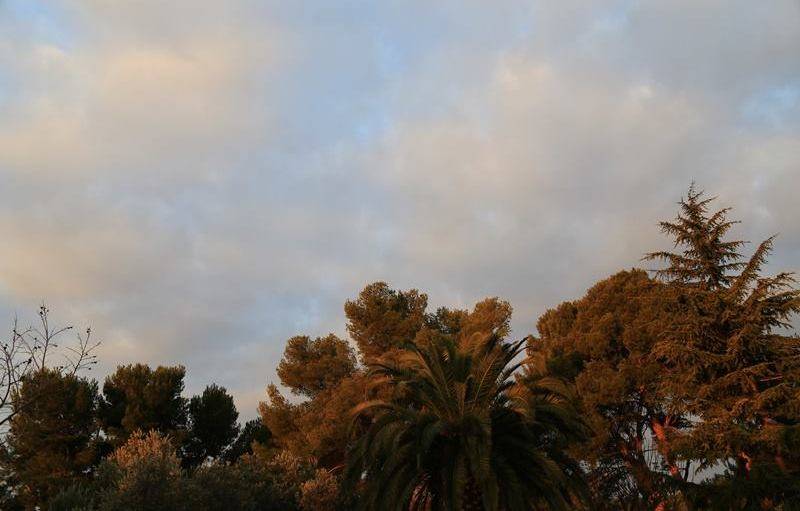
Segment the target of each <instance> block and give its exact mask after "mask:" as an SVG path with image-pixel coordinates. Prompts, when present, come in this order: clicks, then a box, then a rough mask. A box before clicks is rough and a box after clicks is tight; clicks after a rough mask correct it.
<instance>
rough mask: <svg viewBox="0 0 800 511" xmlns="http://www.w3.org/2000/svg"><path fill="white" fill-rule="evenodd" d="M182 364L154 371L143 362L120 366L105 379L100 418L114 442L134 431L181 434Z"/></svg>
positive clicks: (183, 407) (184, 416) (183, 423)
mask: <svg viewBox="0 0 800 511" xmlns="http://www.w3.org/2000/svg"><path fill="white" fill-rule="evenodd" d="M185 373H186V371H185V369H184V368H183V367H182V366H176V367H161V366H159V367H158V368H156V369H155V370H153V369H151V368H150V367H149V366H147V365H144V364H135V365H127V366H120V367H118V368H117V370H116V372H115V373H114V374H112V375H111V376H109V377H108V378H106V381H105V384H104V385H103V398H104V399H103V401H102V403H101V406H100V421H101V424H102V426H103V430H104V431H105V432H106V434H107V435H108V437H109V438H110V440H111V441H112V443H113V445H120V444H121V443H122V442H124V441H125V440H127V438H128V437H129V436H130V435H131V433H133V432H134V431H137V430H142V431H149V430H151V429H154V430H157V431H160V432H162V433H166V434H170V435H172V436H174V437H182V436H183V434H184V431H185V429H186V419H187V409H186V399H184V398H183V397H181V392H183V377H184V375H185Z"/></svg>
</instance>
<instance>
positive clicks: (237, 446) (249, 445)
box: [222, 418, 272, 463]
mask: <svg viewBox="0 0 800 511" xmlns="http://www.w3.org/2000/svg"><path fill="white" fill-rule="evenodd" d="M271 440H272V433H271V432H270V430H269V429H268V428H267V427H266V426H265V425H264V423H263V422H261V418H258V419H252V420H249V421H247V422H245V424H244V426H243V427H242V428H241V431H239V435H238V436H237V437H236V440H234V442H233V443H232V444H231V446H230V447H229V448H228V449H226V450H225V452H224V453H223V455H222V458H223V459H224V460H225V461H226V462H229V463H230V462H235V461H236V460H238V459H239V458H241V457H242V456H244V455H245V454H253V443H258V444H261V445H264V446H266V445H269V444H270V442H271Z"/></svg>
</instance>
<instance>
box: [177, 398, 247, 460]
mask: <svg viewBox="0 0 800 511" xmlns="http://www.w3.org/2000/svg"><path fill="white" fill-rule="evenodd" d="M238 418H239V412H238V411H236V405H235V404H234V403H233V397H232V396H231V395H230V394H228V392H227V391H226V390H225V388H224V387H220V386H218V385H216V384H211V385H209V386H207V387H206V388H205V390H204V391H203V393H202V394H200V395H199V396H194V397H193V398H192V399H191V401H190V402H189V432H188V439H187V441H186V444H185V446H184V453H183V454H184V460H185V462H186V463H187V464H188V465H189V466H196V465H198V464H200V463H202V462H203V461H204V460H205V459H207V458H217V457H219V456H220V454H222V452H223V451H224V450H225V449H226V448H227V447H228V446H229V445H230V444H231V442H233V441H234V439H236V436H237V435H238V434H239V425H238V423H237V422H236V421H237V419H238Z"/></svg>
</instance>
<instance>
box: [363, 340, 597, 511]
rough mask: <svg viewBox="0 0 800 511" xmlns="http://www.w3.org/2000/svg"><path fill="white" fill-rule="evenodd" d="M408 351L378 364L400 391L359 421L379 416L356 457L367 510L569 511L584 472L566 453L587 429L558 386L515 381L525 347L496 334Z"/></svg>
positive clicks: (371, 405)
mask: <svg viewBox="0 0 800 511" xmlns="http://www.w3.org/2000/svg"><path fill="white" fill-rule="evenodd" d="M464 344H465V345H462V346H460V345H458V344H457V343H456V342H455V341H453V340H451V339H448V338H440V339H437V340H434V341H432V342H430V343H429V344H428V345H426V346H409V347H408V350H407V351H406V352H405V355H404V357H403V358H402V359H401V360H399V361H398V362H397V363H395V364H393V365H381V364H376V365H373V366H371V373H372V374H373V375H374V376H377V377H382V378H384V379H385V380H386V381H387V382H388V383H389V384H390V386H391V387H393V389H394V393H393V395H394V396H395V397H394V398H392V399H390V400H374V401H367V402H364V403H362V404H361V405H359V406H358V407H357V408H356V410H355V413H356V414H357V415H360V416H362V417H363V416H365V415H366V416H368V417H370V418H371V421H372V422H371V424H370V426H369V427H368V428H367V431H366V433H365V434H364V435H363V436H362V437H361V438H360V439H359V441H358V442H357V443H356V446H355V448H354V450H353V452H352V453H351V460H350V466H349V470H348V476H349V480H350V481H351V482H354V481H359V482H360V483H361V484H362V486H363V494H362V504H363V507H364V508H366V509H394V510H398V511H405V510H426V511H428V510H430V511H433V510H443V511H444V510H448V511H449V510H472V509H475V510H486V511H495V510H505V511H515V510H530V509H570V508H572V507H573V506H572V505H571V501H572V499H573V498H575V496H576V492H575V491H574V490H575V488H576V483H575V482H576V481H579V480H580V476H579V473H580V470H579V468H578V466H577V465H576V463H575V462H573V461H572V460H571V459H569V458H568V457H567V456H566V455H565V454H564V451H563V447H564V444H565V443H566V441H568V440H569V439H571V438H574V437H577V436H579V435H580V433H581V431H582V425H581V423H580V421H579V420H578V419H577V416H576V415H575V414H574V413H573V411H572V410H571V408H570V407H569V406H568V405H567V404H566V400H565V399H564V398H563V395H561V394H560V393H559V392H558V389H556V388H555V387H554V388H552V389H550V390H545V389H544V387H545V386H544V385H541V384H540V385H539V386H538V388H537V389H534V390H531V389H529V388H527V387H525V386H523V385H522V384H521V383H518V381H517V379H516V376H515V374H516V373H517V370H518V369H519V368H520V366H521V364H522V362H519V361H517V360H518V357H519V355H520V354H521V353H522V352H523V350H524V341H519V342H515V343H504V342H503V341H502V340H501V339H500V338H498V337H497V336H486V337H483V338H482V339H479V340H477V341H473V342H468V343H464Z"/></svg>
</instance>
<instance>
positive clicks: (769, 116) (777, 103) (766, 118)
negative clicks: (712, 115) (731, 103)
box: [741, 78, 800, 130]
mask: <svg viewBox="0 0 800 511" xmlns="http://www.w3.org/2000/svg"><path fill="white" fill-rule="evenodd" d="M741 116H742V118H743V120H744V121H745V122H746V123H748V124H751V125H754V127H758V128H771V129H778V130H780V129H787V128H792V127H800V126H799V125H800V78H798V80H796V81H793V82H790V83H785V84H782V85H779V86H776V87H770V88H768V89H764V90H760V91H758V92H756V93H755V94H753V95H751V96H750V98H748V99H747V100H746V101H745V102H744V104H743V105H742V108H741Z"/></svg>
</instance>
